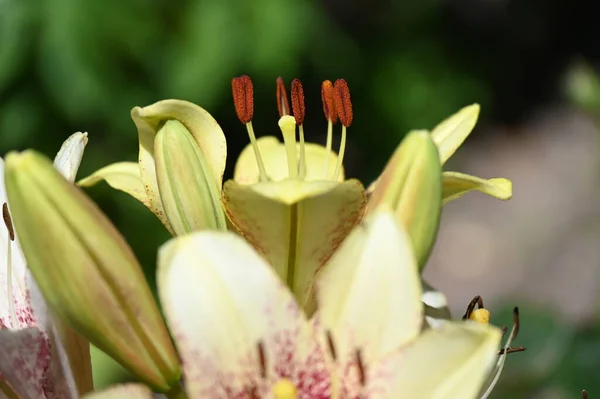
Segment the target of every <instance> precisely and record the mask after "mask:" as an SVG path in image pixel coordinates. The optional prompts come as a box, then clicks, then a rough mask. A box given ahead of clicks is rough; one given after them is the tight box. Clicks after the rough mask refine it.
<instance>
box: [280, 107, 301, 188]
mask: <svg viewBox="0 0 600 399" xmlns="http://www.w3.org/2000/svg"><path fill="white" fill-rule="evenodd" d="M279 128H280V129H281V133H282V134H283V143H284V145H285V151H286V153H287V161H288V172H289V177H290V179H293V178H296V177H297V176H298V160H297V158H296V120H295V119H294V117H292V116H289V115H285V116H282V117H281V118H279Z"/></svg>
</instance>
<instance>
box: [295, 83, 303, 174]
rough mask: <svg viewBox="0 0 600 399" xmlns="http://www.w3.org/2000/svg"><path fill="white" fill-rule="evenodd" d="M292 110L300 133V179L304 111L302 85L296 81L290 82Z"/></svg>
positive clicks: (301, 171) (301, 172)
mask: <svg viewBox="0 0 600 399" xmlns="http://www.w3.org/2000/svg"><path fill="white" fill-rule="evenodd" d="M292 110H293V111H294V118H295V119H296V124H297V125H298V129H299V133H300V167H299V168H300V170H299V172H298V175H299V177H300V178H301V179H304V178H305V177H306V155H305V150H304V127H303V126H302V124H303V123H304V116H305V114H306V109H305V107H304V89H303V88H302V83H301V82H300V80H298V79H294V80H293V81H292Z"/></svg>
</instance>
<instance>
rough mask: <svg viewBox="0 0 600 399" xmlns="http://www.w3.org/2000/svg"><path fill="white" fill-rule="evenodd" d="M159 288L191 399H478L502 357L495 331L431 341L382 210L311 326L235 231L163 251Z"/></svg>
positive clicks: (351, 243)
mask: <svg viewBox="0 0 600 399" xmlns="http://www.w3.org/2000/svg"><path fill="white" fill-rule="evenodd" d="M158 285H159V296H160V298H161V301H162V304H163V307H164V311H165V315H166V318H167V322H168V324H169V326H170V328H171V332H172V333H173V337H174V339H175V342H176V345H177V347H178V350H179V354H180V356H181V358H182V362H183V372H184V385H185V391H186V393H187V397H188V398H189V399H200V398H202V399H212V398H215V399H216V398H248V399H254V398H275V399H296V398H302V399H305V398H306V399H308V398H311V399H319V398H323V399H325V398H327V399H342V398H367V397H368V398H370V399H379V398H381V399H385V398H390V399H391V398H397V397H399V396H400V395H401V396H402V397H410V398H419V399H428V398H434V399H451V398H461V399H463V398H464V399H469V398H476V397H477V394H478V392H479V390H480V389H481V386H482V385H483V383H484V380H485V379H486V377H487V375H488V372H489V370H490V369H491V367H492V366H493V364H494V362H495V361H496V359H497V347H498V344H499V342H500V336H501V334H500V330H499V329H497V328H495V327H491V326H489V325H483V324H480V323H474V322H470V321H467V322H457V323H454V322H448V323H445V324H444V325H443V326H440V327H439V328H437V329H428V330H426V331H425V332H423V333H421V331H422V323H423V304H422V302H421V300H420V298H421V294H422V292H421V286H420V280H419V274H418V267H417V264H416V260H415V258H414V254H413V253H412V249H411V245H410V241H409V238H408V236H407V234H406V233H405V232H404V230H403V229H402V228H401V227H400V226H399V225H398V222H397V221H396V220H395V218H394V216H393V214H391V213H388V212H375V213H374V214H373V215H372V216H371V217H369V218H368V219H367V220H366V221H365V222H364V223H363V224H361V225H360V226H358V227H357V228H355V229H354V231H353V232H352V233H351V234H350V236H349V237H348V239H347V240H346V241H344V243H343V244H342V246H341V247H340V250H339V252H337V253H336V254H335V255H334V256H333V258H332V259H331V261H330V264H329V266H328V267H327V268H326V269H324V271H323V272H322V274H321V275H320V276H319V286H318V290H317V292H318V298H317V300H318V302H319V312H317V313H316V314H315V315H314V316H313V318H312V319H311V320H307V318H306V317H305V315H304V313H303V311H302V310H301V308H300V307H299V305H298V304H297V302H296V301H295V299H294V297H293V295H292V293H291V292H290V290H289V288H287V287H286V286H285V284H283V283H282V282H281V280H280V279H279V278H278V277H277V275H276V274H275V272H274V271H273V269H272V268H271V267H269V265H268V263H267V262H266V261H265V260H264V259H263V258H262V257H261V256H260V255H258V254H257V252H256V251H255V250H254V249H253V248H252V247H251V246H250V245H249V244H248V243H246V242H245V241H244V240H243V239H242V238H240V237H238V236H236V235H235V234H233V233H221V232H197V233H193V234H191V235H186V236H181V237H179V238H176V239H173V240H171V241H170V242H169V243H167V244H165V245H164V246H163V247H162V248H161V250H160V252H159V271H158ZM121 389H125V388H121ZM118 397H120V396H117V395H115V391H107V392H106V393H105V394H103V393H97V394H94V396H89V398H94V399H99V398H118ZM130 397H131V398H140V399H141V398H149V397H150V396H149V393H148V392H145V391H139V392H138V393H137V394H136V395H133V394H132V396H130Z"/></svg>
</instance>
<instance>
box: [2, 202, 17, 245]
mask: <svg viewBox="0 0 600 399" xmlns="http://www.w3.org/2000/svg"><path fill="white" fill-rule="evenodd" d="M2 218H3V219H4V224H5V225H6V230H8V236H9V237H10V240H11V241H14V240H15V229H14V228H13V224H12V219H11V218H10V212H8V204H7V203H6V202H5V203H4V204H2Z"/></svg>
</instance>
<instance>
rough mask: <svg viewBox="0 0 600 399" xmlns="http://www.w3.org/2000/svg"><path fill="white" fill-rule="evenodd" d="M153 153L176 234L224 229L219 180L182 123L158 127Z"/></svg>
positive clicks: (159, 183)
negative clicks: (215, 177)
mask: <svg viewBox="0 0 600 399" xmlns="http://www.w3.org/2000/svg"><path fill="white" fill-rule="evenodd" d="M154 157H155V158H154V160H155V162H156V178H157V182H158V190H159V192H160V197H161V200H162V204H163V207H164V210H165V216H166V218H167V220H168V222H169V224H170V225H171V227H172V229H173V231H174V232H175V234H177V235H180V234H185V233H189V232H191V231H193V230H197V229H209V230H219V229H225V228H226V226H227V224H226V219H225V213H224V212H223V208H222V206H221V192H220V189H219V186H218V183H217V182H216V181H215V179H214V178H213V175H212V172H211V171H210V169H209V167H208V166H207V163H206V159H205V157H204V155H203V153H202V151H201V150H200V148H199V146H198V143H196V141H195V140H194V138H193V136H192V134H191V133H190V132H189V131H188V130H187V128H186V127H185V126H184V125H183V123H181V122H179V121H178V120H169V121H167V122H165V124H164V125H163V126H162V127H161V128H160V129H159V130H158V133H157V134H156V138H155V139H154Z"/></svg>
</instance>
